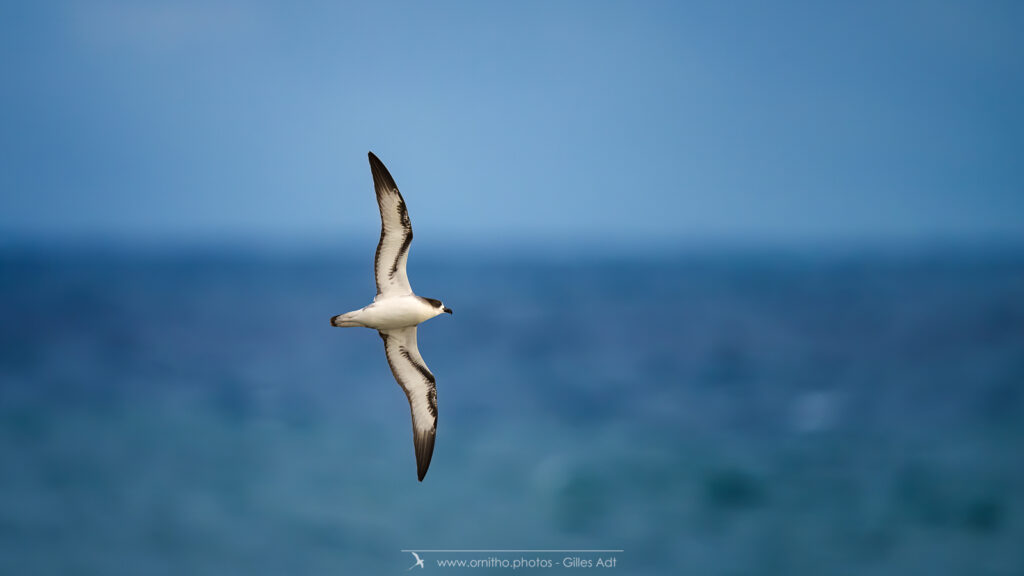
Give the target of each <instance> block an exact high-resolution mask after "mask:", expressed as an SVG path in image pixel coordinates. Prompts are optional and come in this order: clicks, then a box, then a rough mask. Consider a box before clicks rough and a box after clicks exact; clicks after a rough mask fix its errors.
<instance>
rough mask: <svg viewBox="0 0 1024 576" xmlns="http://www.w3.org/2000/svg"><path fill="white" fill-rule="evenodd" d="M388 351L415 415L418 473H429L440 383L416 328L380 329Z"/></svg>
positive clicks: (391, 363)
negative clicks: (425, 359) (418, 340)
mask: <svg viewBox="0 0 1024 576" xmlns="http://www.w3.org/2000/svg"><path fill="white" fill-rule="evenodd" d="M378 332H379V334H380V337H381V339H382V340H384V352H385V355H386V356H387V359H388V365H389V366H390V367H391V373H392V374H393V375H394V377H395V380H396V381H397V382H398V385H399V386H401V387H402V391H403V392H405V397H406V400H408V402H409V412H410V414H411V416H412V433H413V446H414V448H415V451H416V476H417V478H418V479H419V481H420V482H422V481H423V478H424V477H425V476H426V475H427V469H428V468H430V459H431V458H432V457H433V455H434V440H435V438H436V437H437V384H436V382H435V380H434V375H433V374H432V373H431V372H430V370H429V369H428V368H427V366H426V364H425V363H424V362H423V358H422V357H421V356H420V353H419V350H418V348H417V346H416V327H415V326H413V327H411V328H401V329H398V330H380V331H378Z"/></svg>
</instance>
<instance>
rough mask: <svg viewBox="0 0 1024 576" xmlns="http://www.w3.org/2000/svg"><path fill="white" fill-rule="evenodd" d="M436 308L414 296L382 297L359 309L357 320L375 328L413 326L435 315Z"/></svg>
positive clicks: (387, 328) (389, 328)
mask: <svg viewBox="0 0 1024 576" xmlns="http://www.w3.org/2000/svg"><path fill="white" fill-rule="evenodd" d="M437 312H438V311H437V309H435V308H434V307H433V306H431V305H430V304H428V303H426V302H424V301H423V300H420V299H419V298H417V297H416V296H396V297H393V298H382V299H380V300H378V301H376V302H374V303H373V304H370V305H369V306H367V307H366V308H363V309H362V310H361V311H360V314H359V316H358V318H357V320H358V321H359V322H361V323H362V324H364V325H366V326H367V327H369V328H375V329H377V330H391V329H394V328H405V327H407V326H415V325H417V324H419V323H420V322H424V321H426V320H430V319H431V318H433V317H434V316H437Z"/></svg>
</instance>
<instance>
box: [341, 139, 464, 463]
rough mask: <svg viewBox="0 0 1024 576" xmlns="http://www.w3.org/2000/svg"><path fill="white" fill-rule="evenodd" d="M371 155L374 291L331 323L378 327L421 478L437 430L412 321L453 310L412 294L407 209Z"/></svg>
mask: <svg viewBox="0 0 1024 576" xmlns="http://www.w3.org/2000/svg"><path fill="white" fill-rule="evenodd" d="M369 156H370V172H372V173H373V186H374V188H376V189H377V206H378V207H379V208H380V242H379V243H378V244H377V255H376V256H374V259H373V272H374V275H375V276H376V278H377V296H375V297H374V298H373V303H371V304H370V305H369V306H366V307H363V308H360V309H359V310H354V311H352V312H348V313H346V314H339V315H337V316H334V317H333V318H331V326H340V327H342V328H347V327H350V326H362V327H364V328H373V329H374V330H377V331H378V332H379V333H380V337H381V338H382V339H383V340H384V353H385V355H386V356H387V357H388V364H389V365H390V366H391V373H392V374H394V375H395V380H398V385H399V386H401V387H402V390H405V396H406V398H408V400H409V409H410V410H411V411H412V439H413V444H414V445H415V447H416V473H417V475H418V477H419V480H420V482H422V481H423V477H424V476H426V474H427V468H428V467H429V466H430V457H431V455H433V453H434V437H435V436H436V435H437V385H436V383H435V381H434V375H433V374H432V373H431V372H430V370H429V369H428V368H427V364H426V362H424V361H423V357H422V356H420V351H419V348H418V347H417V346H416V326H417V325H418V324H420V323H421V322H426V321H427V320H430V319H431V318H433V317H434V316H437V315H439V314H443V313H445V312H447V313H448V314H451V313H452V310H451V308H448V307H446V306H445V305H444V304H442V303H441V301H440V300H434V299H433V298H423V297H421V296H417V295H416V294H413V291H412V287H410V286H409V277H408V276H407V275H406V273H405V263H406V262H407V261H408V260H409V245H410V244H411V243H412V224H411V223H410V222H409V211H408V210H406V208H405V200H403V199H402V195H401V193H399V192H398V186H396V185H395V180H394V178H392V177H391V173H390V172H388V169H387V168H385V167H384V163H383V162H381V161H380V159H378V158H377V157H376V156H374V154H373V152H370V153H369Z"/></svg>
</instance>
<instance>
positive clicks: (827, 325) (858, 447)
mask: <svg viewBox="0 0 1024 576" xmlns="http://www.w3.org/2000/svg"><path fill="white" fill-rule="evenodd" d="M417 258H418V259H415V261H414V262H412V263H411V264H410V273H411V277H412V279H413V281H414V282H413V286H414V288H415V289H416V291H417V292H418V293H420V294H422V295H424V296H431V297H437V298H442V299H443V300H444V301H445V303H446V304H447V305H449V306H451V307H452V308H454V309H455V314H454V316H452V317H447V316H445V317H441V318H437V319H434V320H432V321H430V322H428V323H427V324H425V325H424V326H422V327H421V328H420V338H419V340H420V349H421V352H422V354H423V356H424V358H425V359H426V360H427V362H428V363H429V365H430V367H431V369H432V370H433V372H434V373H435V374H436V376H437V380H438V400H439V419H440V420H439V429H438V438H437V447H436V451H435V453H434V458H433V462H432V465H431V468H430V471H429V473H428V475H427V477H426V480H425V481H424V482H423V483H422V484H421V483H418V482H417V481H416V467H415V458H414V454H413V446H412V440H411V431H410V423H409V414H408V406H407V404H406V401H405V396H404V395H403V393H402V392H401V390H400V389H399V387H398V386H397V385H396V384H395V382H394V380H393V379H392V376H391V374H390V371H389V369H388V366H387V363H386V361H385V359H384V354H383V350H382V347H381V342H380V339H379V338H378V337H377V336H376V334H374V333H373V332H371V331H369V330H362V329H344V330H343V329H337V328H331V327H330V326H329V325H328V319H329V318H330V316H332V315H334V314H338V313H341V312H345V311H348V310H350V309H354V308H358V307H360V306H362V305H364V304H366V303H367V302H368V300H369V299H370V298H371V297H372V295H373V284H372V279H371V277H370V266H369V262H365V261H363V260H364V259H359V258H348V259H332V258H327V257H322V256H319V255H317V254H313V253H310V254H305V255H303V254H298V253H295V254H290V255H277V256H259V255H254V254H251V253H249V254H241V253H239V254H234V253H230V252H226V251H222V252H216V253H212V254H205V255H204V254H202V253H201V252H199V251H190V252H184V253H179V254H175V253H162V254H148V255H147V254H144V253H143V252H123V253H122V252H114V253H111V252H90V251H87V250H82V251H75V252H67V251H56V250H42V249H40V250H29V251H26V250H20V251H12V250H8V251H7V252H5V253H3V255H2V256H0V458H2V462H3V465H2V468H0V573H3V574H18V575H28V574H105V575H106V574H125V575H128V574H130V575H150V574H152V575H162V574H167V575H180V574H210V575H217V576H223V575H225V574H247V575H260V574H268V575H270V574H273V575H279V574H387V573H408V572H407V568H408V567H409V566H410V564H411V559H410V558H411V557H410V555H409V554H403V553H401V552H400V550H401V549H406V548H416V549H434V548H440V549H468V548H515V549H533V548H543V549H551V548H587V549H591V548H613V549H624V550H625V551H624V552H623V553H620V554H618V555H617V556H618V566H619V567H618V568H616V569H614V570H611V571H610V572H614V573H619V574H807V575H820V574H857V575H870V574H890V575H901V576H902V575H906V574H927V575H928V576H938V575H943V574H965V575H966V574H969V575H984V574H1021V573H1024V546H1022V545H1021V543H1022V542H1024V450H1022V447H1021V444H1022V442H1021V441H1022V439H1024V256H1022V255H1020V254H1014V253H1010V254H1007V253H987V252H984V251H975V252H968V253H961V254H956V255H946V256H944V255H939V254H932V255H927V254H920V255H905V256H902V257H894V256H879V255H874V256H872V255H867V254H865V255H851V254H847V255H832V256H825V255H820V256H807V255H804V256H795V255H774V256H772V255H764V254H760V255H743V254H736V253H733V254H720V255H714V254H704V255H689V256H679V257H677V258H665V259H662V260H656V261H631V260H629V259H628V258H616V259H614V260H609V261H607V262H600V261H597V262H594V261H591V262H587V263H575V262H573V261H572V260H571V259H569V258H564V259H562V260H560V261H549V262H547V263H540V264H530V263H529V260H528V259H525V258H512V257H494V258H487V257H484V256H477V257H476V258H475V259H473V260H471V261H470V262H468V263H465V264H460V265H454V264H452V262H451V261H447V260H445V259H441V258H433V259H429V258H419V257H417ZM456 260H457V259H456ZM426 557H427V558H428V567H429V568H430V571H431V572H435V573H438V572H444V571H445V570H442V569H438V568H437V567H436V565H435V566H429V562H430V560H431V558H432V557H431V556H429V555H427V556H426ZM556 558H561V556H556ZM417 570H418V569H417ZM447 571H448V572H454V573H470V574H472V573H505V574H508V573H512V572H511V571H509V570H497V569H496V570H492V571H488V570H468V569H463V570H461V571H460V570H459V569H449V570H447ZM522 572H523V571H520V573H522ZM537 572H545V573H552V571H551V570H548V571H541V570H538V571H537ZM570 572H573V570H570ZM575 572H577V573H578V572H583V573H588V572H590V571H588V570H579V569H577V570H575ZM554 573H564V572H563V571H560V570H555V571H554Z"/></svg>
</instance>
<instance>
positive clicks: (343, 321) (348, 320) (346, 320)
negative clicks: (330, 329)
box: [331, 310, 363, 328]
mask: <svg viewBox="0 0 1024 576" xmlns="http://www.w3.org/2000/svg"><path fill="white" fill-rule="evenodd" d="M356 312H358V310H356V311H355V312H346V313H344V314H338V315H337V316H334V317H332V318H331V326H338V327H339V328H353V327H357V326H363V324H362V323H360V322H356V321H355V320H354V319H353V318H354V317H355V314H356Z"/></svg>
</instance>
